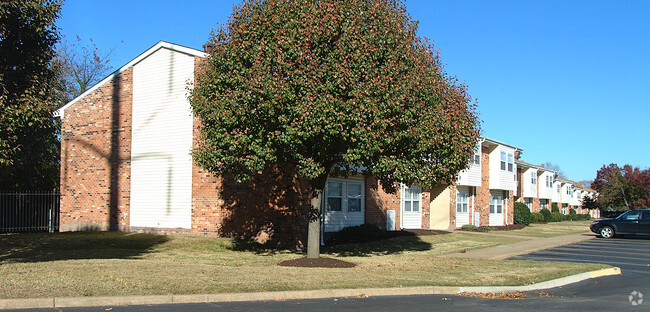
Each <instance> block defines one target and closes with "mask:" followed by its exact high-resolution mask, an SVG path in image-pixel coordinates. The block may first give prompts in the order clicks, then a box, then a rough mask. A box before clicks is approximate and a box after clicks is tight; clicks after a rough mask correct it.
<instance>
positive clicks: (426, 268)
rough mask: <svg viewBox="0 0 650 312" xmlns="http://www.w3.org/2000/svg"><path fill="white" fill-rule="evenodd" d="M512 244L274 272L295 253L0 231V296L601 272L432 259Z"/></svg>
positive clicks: (343, 254) (365, 251)
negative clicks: (350, 264) (462, 251)
mask: <svg viewBox="0 0 650 312" xmlns="http://www.w3.org/2000/svg"><path fill="white" fill-rule="evenodd" d="M516 241H518V239H516V238H511V237H491V236H482V235H481V236H479V235H472V234H467V233H453V234H446V235H426V236H403V237H396V238H392V239H388V240H383V241H375V242H370V243H364V244H350V245H340V246H336V247H331V248H324V250H323V256H325V257H333V258H337V259H341V260H345V261H350V262H354V263H356V264H357V266H356V267H354V268H347V269H324V268H295V267H282V266H278V265H277V263H278V262H280V261H282V260H287V259H294V258H298V257H302V256H303V255H302V253H301V252H298V251H294V250H274V249H265V248H262V247H260V246H255V245H248V244H244V245H242V244H237V243H236V242H234V241H233V240H231V239H226V238H201V237H187V236H159V235H149V234H136V233H116V232H110V233H109V232H89V233H55V234H11V235H0V298H37V297H63V296H115V295H154V294H197V293H224V292H252V291H279V290H301V289H327V288H363V287H400V286H402V287H407V286H425V285H440V286H451V285H458V286H470V285H523V284H531V283H536V282H541V281H544V280H549V279H554V278H558V277H562V276H567V275H571V274H577V273H581V272H586V271H591V270H595V269H600V268H604V267H608V266H605V265H600V264H584V263H581V264H578V263H564V262H534V261H504V260H483V259H462V258H443V257H438V256H439V255H443V254H447V253H454V252H459V251H461V250H468V249H475V248H483V247H490V246H496V245H502V244H510V243H513V242H516Z"/></svg>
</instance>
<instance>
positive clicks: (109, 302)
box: [0, 267, 621, 309]
mask: <svg viewBox="0 0 650 312" xmlns="http://www.w3.org/2000/svg"><path fill="white" fill-rule="evenodd" d="M619 274H621V269H620V268H617V267H614V268H609V269H602V270H597V271H591V272H585V273H580V274H576V275H571V276H567V277H563V278H558V279H554V280H550V281H546V282H541V283H537V284H532V285H524V286H468V287H455V286H449V287H445V286H421V287H403V288H360V289H324V290H296V291H278V292H253V293H229V294H204V295H156V296H124V297H61V298H37V299H0V309H30V308H31V309H33V308H71V307H98V306H126V305H148V304H174V303H207V302H241V301H280V300H297V299H323V298H336V297H358V298H366V297H379V296H407V295H455V294H458V293H462V292H488V293H497V292H510V291H534V290H541V289H549V288H554V287H559V286H564V285H568V284H573V283H577V282H580V281H584V280H586V279H590V278H598V277H603V276H610V275H619Z"/></svg>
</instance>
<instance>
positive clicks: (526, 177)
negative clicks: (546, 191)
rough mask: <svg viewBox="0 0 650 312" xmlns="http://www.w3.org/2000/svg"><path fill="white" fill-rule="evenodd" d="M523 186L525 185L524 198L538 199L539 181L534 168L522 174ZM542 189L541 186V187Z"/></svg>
mask: <svg viewBox="0 0 650 312" xmlns="http://www.w3.org/2000/svg"><path fill="white" fill-rule="evenodd" d="M533 174H534V175H535V179H536V182H535V184H533V181H532V175H533ZM521 179H522V180H523V181H522V185H523V194H524V197H532V198H536V197H537V183H539V181H538V180H537V169H534V168H528V169H526V170H524V171H523V172H522V176H521ZM540 187H541V185H540Z"/></svg>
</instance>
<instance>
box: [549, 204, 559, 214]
mask: <svg viewBox="0 0 650 312" xmlns="http://www.w3.org/2000/svg"><path fill="white" fill-rule="evenodd" d="M551 212H560V208H558V207H557V204H556V203H553V204H552V205H551Z"/></svg>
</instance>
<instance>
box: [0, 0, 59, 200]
mask: <svg viewBox="0 0 650 312" xmlns="http://www.w3.org/2000/svg"><path fill="white" fill-rule="evenodd" d="M59 10H60V2H59V1H53V0H23V1H3V2H2V3H0V189H9V190H15V189H52V188H54V187H56V185H57V184H58V172H59V164H58V146H59V144H58V140H57V136H56V135H57V129H58V125H57V121H56V120H55V119H54V118H53V117H52V113H53V111H54V109H55V108H56V105H57V103H56V101H55V98H54V96H53V95H54V93H53V87H54V84H55V81H56V70H55V69H54V68H53V67H52V66H51V64H50V61H51V60H52V58H53V56H54V50H53V47H54V44H55V43H56V42H57V40H58V38H59V37H58V33H57V28H56V26H55V25H54V21H55V19H56V18H57V17H58V15H59Z"/></svg>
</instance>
